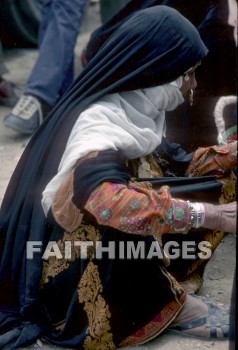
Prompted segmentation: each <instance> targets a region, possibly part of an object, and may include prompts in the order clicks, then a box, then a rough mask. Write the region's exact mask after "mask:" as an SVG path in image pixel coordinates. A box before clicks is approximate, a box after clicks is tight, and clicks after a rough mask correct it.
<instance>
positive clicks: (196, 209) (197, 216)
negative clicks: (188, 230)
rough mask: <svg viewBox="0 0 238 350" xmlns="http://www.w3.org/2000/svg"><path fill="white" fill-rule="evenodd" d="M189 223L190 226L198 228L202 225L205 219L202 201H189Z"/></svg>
mask: <svg viewBox="0 0 238 350" xmlns="http://www.w3.org/2000/svg"><path fill="white" fill-rule="evenodd" d="M189 205H190V210H191V211H190V213H191V216H190V225H191V227H192V228H199V227H201V226H202V225H203V223H204V219H205V209H204V205H203V204H202V203H198V202H196V203H190V202H189Z"/></svg>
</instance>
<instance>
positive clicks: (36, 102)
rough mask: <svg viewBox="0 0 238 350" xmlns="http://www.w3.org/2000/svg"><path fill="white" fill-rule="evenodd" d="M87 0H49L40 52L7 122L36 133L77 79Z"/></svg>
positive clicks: (41, 35)
mask: <svg viewBox="0 0 238 350" xmlns="http://www.w3.org/2000/svg"><path fill="white" fill-rule="evenodd" d="M86 4H87V0H46V1H45V2H44V5H43V8H42V20H41V23H40V28H39V55H38V58H37V60H36V62H35V65H34V66H33V69H32V71H31V73H30V76H29V78H28V81H27V83H26V86H25V88H24V93H23V96H22V97H21V98H20V99H19V101H18V103H17V104H16V105H15V107H14V108H13V110H12V111H11V112H10V113H9V114H8V115H7V116H6V117H5V119H4V121H3V123H4V125H5V126H7V127H10V128H12V129H14V130H16V131H19V132H20V133H23V134H32V133H33V132H34V131H35V130H36V129H37V128H38V127H39V125H40V124H41V123H42V120H43V119H44V117H45V116H46V115H47V114H48V112H49V111H50V109H51V108H52V107H53V106H54V105H55V104H56V102H57V100H58V99H59V98H60V96H62V95H63V94H64V92H65V91H66V90H67V89H68V88H69V86H70V85H71V84H72V82H73V79H74V47H75V44H76V39H77V36H78V33H79V30H80V25H81V21H82V17H83V11H84V8H85V6H86Z"/></svg>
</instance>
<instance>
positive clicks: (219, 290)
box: [0, 2, 235, 350]
mask: <svg viewBox="0 0 238 350" xmlns="http://www.w3.org/2000/svg"><path fill="white" fill-rule="evenodd" d="M99 23H100V21H99V11H98V4H97V2H96V3H95V4H94V5H90V6H89V7H88V9H87V13H86V15H85V19H84V23H83V27H82V30H81V34H80V35H79V38H78V43H77V46H76V50H75V55H76V70H77V72H79V71H80V69H81V67H80V61H79V57H80V52H81V50H82V48H83V46H84V45H85V43H86V42H87V39H88V37H89V34H90V32H91V31H92V30H93V29H94V28H96V27H97V26H98V25H99ZM36 55H37V50H32V49H31V50H28V49H14V50H9V51H8V52H6V64H7V66H8V68H9V74H8V76H6V78H8V79H10V80H12V81H14V82H15V83H16V84H17V85H18V86H20V87H22V86H23V85H24V83H25V81H26V79H27V77H28V73H29V71H30V69H31V67H32V65H33V63H34V61H35V58H36ZM9 111H10V109H9V108H6V107H3V106H0V203H1V200H2V198H3V195H4V192H5V189H6V186H7V183H8V181H9V178H10V176H11V173H12V171H13V169H14V167H15V165H16V163H17V161H18V159H19V157H20V155H21V153H22V151H23V149H24V147H25V145H26V143H27V141H28V139H27V138H26V137H22V136H19V135H18V134H17V133H15V132H13V131H11V130H9V129H6V128H5V127H4V126H3V125H2V120H3V117H4V115H6V113H8V112H9ZM234 266H235V237H234V236H233V235H227V236H226V237H225V239H224V240H223V242H222V244H220V246H219V247H218V249H217V251H216V252H215V254H214V256H213V258H212V259H211V261H210V263H209V265H208V267H207V270H206V276H205V283H204V286H203V288H202V290H201V294H202V295H207V296H210V297H212V298H213V299H215V300H217V301H221V302H223V303H226V304H228V303H229V301H230V295H231V285H232V280H233V273H234ZM228 347H229V344H228V342H213V341H198V340H194V339H188V338H181V337H177V336H171V335H163V336H161V337H159V338H158V339H155V340H154V341H152V342H150V343H147V344H145V345H141V346H138V347H130V348H125V350H132V349H137V350H159V349H160V350H205V349H214V350H228ZM25 349H26V348H25ZM42 349H44V350H46V349H49V350H50V349H59V348H57V347H54V346H49V345H47V344H44V345H43V348H42Z"/></svg>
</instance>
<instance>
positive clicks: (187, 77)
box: [180, 62, 200, 96]
mask: <svg viewBox="0 0 238 350" xmlns="http://www.w3.org/2000/svg"><path fill="white" fill-rule="evenodd" d="M199 65H200V62H199V63H197V64H196V65H195V66H193V67H192V68H191V69H189V71H188V72H187V73H185V74H184V76H183V84H182V86H181V88H180V91H181V92H182V95H183V96H186V95H187V94H188V92H189V90H191V89H192V90H194V89H196V87H197V80H196V76H195V70H196V68H197V67H198V66H199Z"/></svg>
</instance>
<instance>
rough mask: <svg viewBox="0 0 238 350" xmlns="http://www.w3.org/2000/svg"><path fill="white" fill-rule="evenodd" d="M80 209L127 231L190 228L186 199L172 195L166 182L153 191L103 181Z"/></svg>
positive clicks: (102, 222)
mask: <svg viewBox="0 0 238 350" xmlns="http://www.w3.org/2000/svg"><path fill="white" fill-rule="evenodd" d="M84 209H85V210H87V211H88V212H89V213H91V214H92V215H93V216H94V217H95V218H96V220H97V222H98V224H100V225H105V226H110V227H113V228H116V229H118V230H120V231H123V232H127V233H133V234H140V235H157V234H158V233H159V234H163V233H167V232H170V233H173V232H180V233H187V232H188V230H189V229H190V228H191V226H190V225H189V221H190V220H189V219H190V207H189V205H188V203H187V202H186V201H182V200H174V199H172V198H171V196H170V193H169V189H168V187H167V186H162V187H161V188H160V190H159V191H155V190H150V189H147V188H142V187H127V186H126V185H123V184H117V183H110V182H104V183H102V184H101V185H100V186H98V187H97V188H96V189H95V190H94V191H93V192H92V194H91V195H90V197H89V199H88V201H87V203H86V205H85V207H84Z"/></svg>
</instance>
